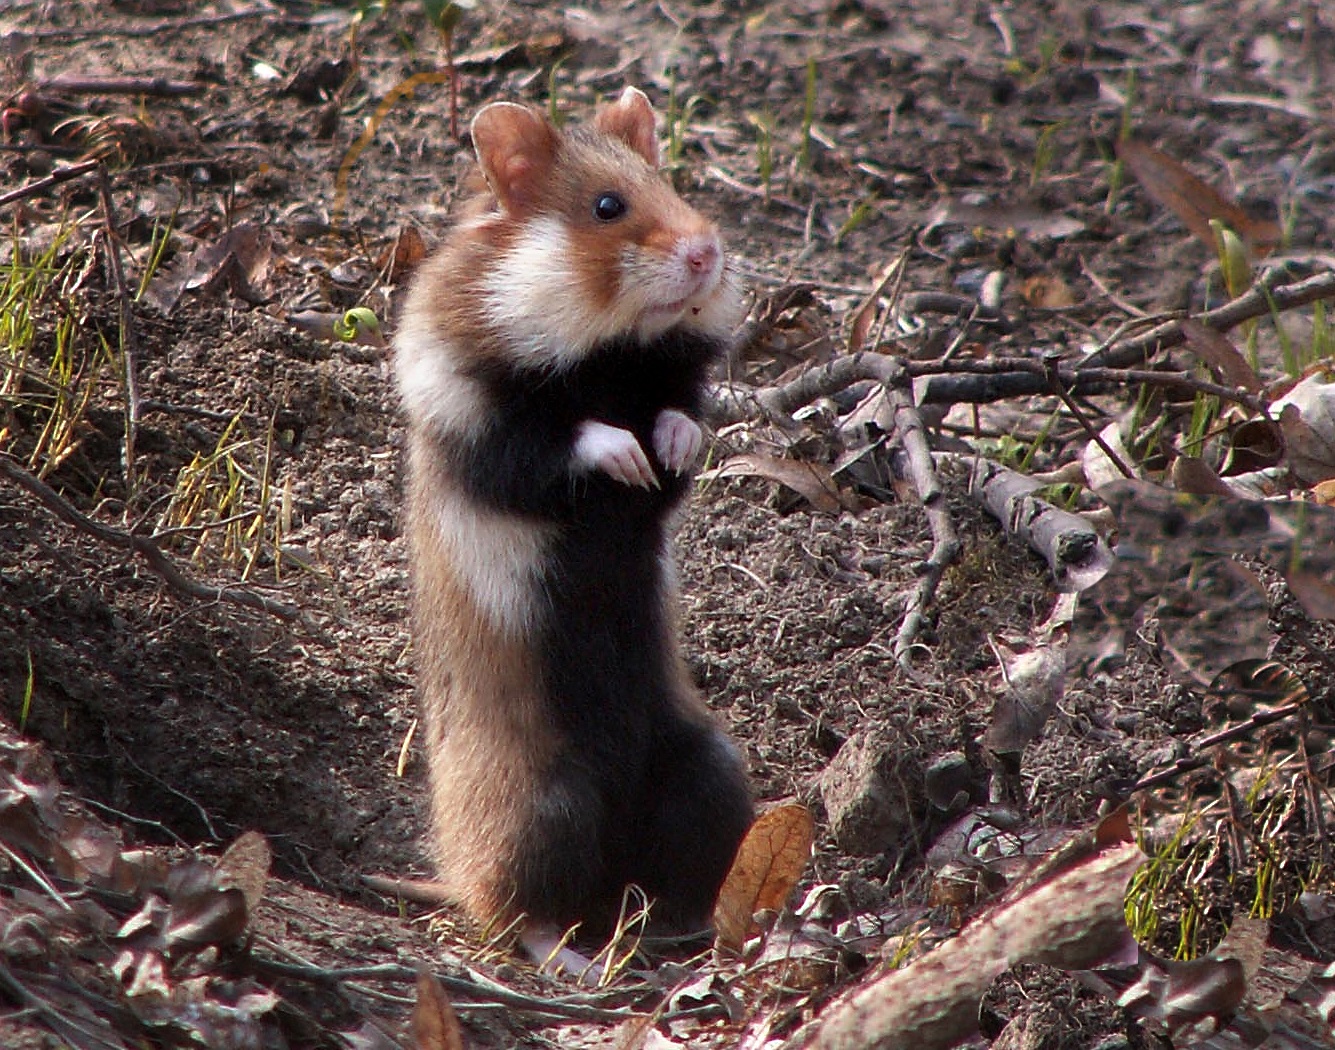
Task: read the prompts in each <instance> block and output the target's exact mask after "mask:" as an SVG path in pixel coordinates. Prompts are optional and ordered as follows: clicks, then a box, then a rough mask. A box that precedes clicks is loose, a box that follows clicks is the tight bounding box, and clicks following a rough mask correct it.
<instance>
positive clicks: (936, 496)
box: [886, 387, 960, 672]
mask: <svg viewBox="0 0 1335 1050" xmlns="http://www.w3.org/2000/svg"><path fill="white" fill-rule="evenodd" d="M886 396H887V397H888V398H889V401H890V404H891V405H893V406H894V423H895V433H896V434H898V435H899V440H900V442H901V443H902V444H903V446H904V451H905V452H906V453H907V455H908V465H909V476H910V477H911V478H912V480H913V487H914V490H915V491H916V492H917V493H918V499H919V500H920V501H921V502H922V506H923V511H924V513H925V514H926V515H927V524H928V526H929V527H930V528H931V530H932V553H931V554H930V555H928V558H927V561H926V562H924V563H923V565H922V567H921V575H920V576H919V578H918V586H917V587H915V588H914V589H913V593H912V594H910V595H909V599H908V602H907V604H906V606H905V608H904V618H903V620H901V621H900V624H899V632H898V633H897V634H896V635H895V649H894V652H895V661H896V662H897V663H898V664H899V666H900V667H901V668H903V670H904V671H906V672H909V671H911V667H910V662H909V654H910V653H911V652H912V651H913V646H914V643H915V642H916V641H917V638H918V632H919V631H921V630H922V623H923V617H924V616H925V615H926V612H927V608H928V606H929V605H931V602H932V598H933V597H934V596H935V595H936V588H937V585H938V584H939V583H940V582H941V577H942V576H943V575H944V574H945V571H946V569H947V568H948V567H949V566H950V565H951V564H952V563H953V562H954V561H955V559H956V558H958V557H959V552H960V541H959V537H958V536H956V535H955V525H954V523H953V522H952V521H951V520H950V512H949V511H948V510H947V509H946V501H945V495H944V493H943V492H942V489H941V483H940V481H939V480H938V479H937V476H936V462H935V460H934V459H933V458H932V450H931V447H930V446H929V445H928V443H927V432H926V430H925V429H924V427H923V424H922V416H920V415H919V414H918V409H917V407H916V406H915V405H914V404H913V399H912V398H911V397H910V396H909V394H908V393H906V392H905V391H903V390H899V389H895V388H892V387H887V388H886Z"/></svg>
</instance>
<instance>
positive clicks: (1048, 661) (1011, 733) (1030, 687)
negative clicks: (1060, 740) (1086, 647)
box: [984, 633, 1066, 755]
mask: <svg viewBox="0 0 1335 1050" xmlns="http://www.w3.org/2000/svg"><path fill="white" fill-rule="evenodd" d="M993 646H994V648H995V649H996V650H997V656H998V658H999V659H1000V660H1001V661H1002V675H1003V678H1004V680H1005V683H1006V688H1005V690H1004V691H1003V692H1002V693H1001V695H1000V696H998V697H997V699H996V702H995V703H994V704H993V705H992V717H991V724H990V725H989V726H988V729H987V733H986V736H985V738H984V739H985V742H986V745H987V748H988V750H989V751H992V752H994V753H996V754H1001V755H1008V754H1019V753H1020V752H1022V751H1023V750H1024V748H1025V745H1026V744H1028V743H1029V742H1030V741H1031V740H1033V739H1035V738H1036V737H1037V736H1038V734H1039V733H1041V732H1042V731H1043V727H1044V726H1045V725H1046V724H1047V721H1048V718H1049V717H1050V716H1051V715H1052V712H1053V711H1054V710H1056V708H1057V703H1058V702H1059V701H1060V700H1061V698H1062V696H1063V695H1064V694H1065V689H1066V636H1065V634H1064V633H1063V634H1062V635H1061V636H1060V637H1059V638H1057V639H1055V640H1053V641H1052V642H1049V643H1046V644H1041V645H1037V646H1035V647H1034V648H1033V649H1031V650H1030V651H1029V652H1026V653H1015V652H1011V651H1010V650H1009V649H1006V648H1005V647H1004V646H1002V645H1001V644H1000V643H998V642H993Z"/></svg>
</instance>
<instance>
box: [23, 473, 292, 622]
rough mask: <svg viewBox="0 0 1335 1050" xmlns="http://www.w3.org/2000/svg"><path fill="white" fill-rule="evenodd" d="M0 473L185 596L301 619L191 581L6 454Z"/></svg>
mask: <svg viewBox="0 0 1335 1050" xmlns="http://www.w3.org/2000/svg"><path fill="white" fill-rule="evenodd" d="M0 474H3V475H4V476H5V477H7V478H8V479H9V480H10V481H12V482H14V484H16V485H18V486H19V487H20V488H22V489H24V490H26V491H27V492H29V493H31V494H32V495H34V496H36V497H37V499H38V500H40V501H41V503H42V505H43V506H44V507H46V508H47V509H48V510H49V511H51V513H53V514H55V516H56V517H58V518H60V519H61V521H64V522H66V523H67V524H69V525H73V526H74V527H75V528H77V529H79V530H81V531H83V532H86V533H88V535H90V536H92V537H94V538H95V539H97V540H99V541H101V542H102V543H105V544H107V545H108V546H111V547H119V548H120V549H121V550H128V551H130V552H132V553H134V554H137V555H139V556H140V557H141V558H143V559H144V561H146V562H147V563H148V566H149V568H151V569H152V570H153V571H154V572H155V573H157V574H158V575H159V576H161V577H162V579H163V580H164V581H166V583H167V584H168V586H170V587H171V588H172V589H173V590H174V591H177V592H178V593H180V594H183V595H185V596H186V597H189V598H199V599H201V600H203V601H219V602H231V603H232V604H234V605H243V606H245V607H246V608H248V609H257V610H259V611H260V612H265V613H269V614H270V615H271V616H277V617H279V618H280V619H283V620H301V619H302V618H303V617H302V614H301V610H300V609H297V608H296V607H294V606H291V605H288V604H287V603H286V602H280V601H275V600H274V599H273V598H266V597H265V596H264V595H262V594H259V593H257V592H256V591H252V590H249V589H248V588H245V587H214V586H210V585H209V584H204V583H199V582H198V581H196V580H192V579H191V578H190V577H188V576H186V575H185V574H184V573H183V572H181V570H180V569H178V568H177V567H176V565H175V564H174V563H173V562H172V560H171V559H170V558H168V557H167V555H166V554H164V553H163V552H162V549H161V548H160V547H159V546H158V545H157V544H156V543H154V542H153V541H152V540H151V539H149V538H148V537H147V536H138V535H135V534H134V533H132V532H124V531H122V530H121V529H117V528H113V527H112V526H110V525H104V524H103V523H102V522H100V521H94V520H93V519H92V518H90V517H88V516H87V515H86V514H84V513H83V512H82V511H80V510H79V509H78V508H76V507H75V506H74V505H73V504H72V503H70V502H69V501H68V500H67V499H65V497H64V496H62V495H61V494H60V493H58V492H57V491H56V490H55V489H53V488H52V487H51V486H50V485H48V484H47V483H46V482H44V481H42V480H41V479H40V478H37V477H35V476H34V475H32V474H30V473H28V471H26V470H24V469H23V468H22V467H20V466H19V465H18V464H17V463H15V462H14V461H13V460H12V459H10V458H9V457H8V456H0Z"/></svg>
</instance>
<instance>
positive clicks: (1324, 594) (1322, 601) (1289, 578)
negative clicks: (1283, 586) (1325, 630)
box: [1284, 572, 1335, 620]
mask: <svg viewBox="0 0 1335 1050" xmlns="http://www.w3.org/2000/svg"><path fill="white" fill-rule="evenodd" d="M1284 582H1286V583H1287V584H1288V585H1289V590H1290V591H1292V592H1293V596H1294V597H1295V598H1297V599H1298V604H1299V605H1301V606H1302V607H1303V612H1305V613H1307V615H1308V616H1310V617H1311V618H1312V619H1314V620H1335V583H1331V581H1330V580H1326V579H1322V578H1321V577H1320V576H1318V575H1316V574H1315V573H1311V572H1289V573H1286V574H1285V577H1284Z"/></svg>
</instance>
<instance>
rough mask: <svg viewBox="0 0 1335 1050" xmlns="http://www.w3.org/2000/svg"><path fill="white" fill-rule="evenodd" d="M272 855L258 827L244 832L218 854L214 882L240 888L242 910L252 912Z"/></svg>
mask: <svg viewBox="0 0 1335 1050" xmlns="http://www.w3.org/2000/svg"><path fill="white" fill-rule="evenodd" d="M272 859H273V857H272V854H271V853H270V851H269V843H268V840H267V839H265V837H264V836H263V835H261V834H260V833H259V832H258V831H247V832H244V833H243V834H242V835H241V836H240V837H239V838H238V839H237V840H236V841H235V842H233V843H232V844H231V845H230V846H228V847H227V849H226V851H225V852H224V853H223V855H222V856H221V857H219V858H218V885H219V886H220V887H222V888H224V889H228V888H233V889H238V890H240V891H241V895H242V896H243V897H245V899H246V911H247V912H248V913H250V914H254V912H255V909H256V908H257V907H259V903H260V901H261V900H262V899H263V898H264V884H265V883H266V882H267V881H268V879H269V863H270V861H271V860H272Z"/></svg>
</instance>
